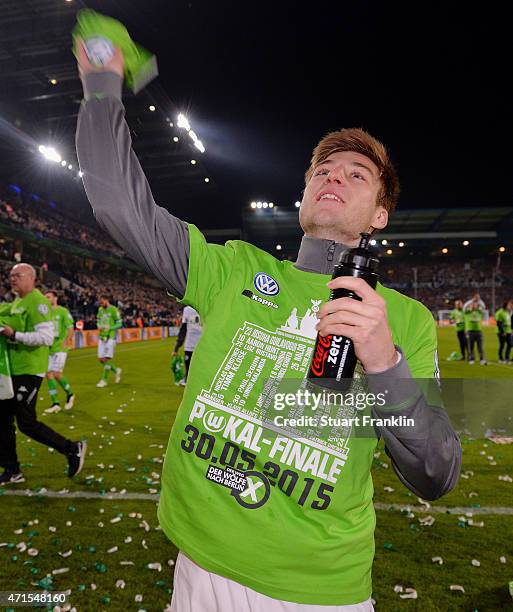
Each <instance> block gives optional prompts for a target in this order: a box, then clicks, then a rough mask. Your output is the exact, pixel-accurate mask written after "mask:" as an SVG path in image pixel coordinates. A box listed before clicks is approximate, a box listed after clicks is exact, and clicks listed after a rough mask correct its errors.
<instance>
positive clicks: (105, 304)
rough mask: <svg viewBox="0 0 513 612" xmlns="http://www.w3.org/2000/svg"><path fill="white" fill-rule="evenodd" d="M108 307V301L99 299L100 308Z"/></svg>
mask: <svg viewBox="0 0 513 612" xmlns="http://www.w3.org/2000/svg"><path fill="white" fill-rule="evenodd" d="M108 305H109V300H108V299H107V298H100V306H101V307H102V308H107V306H108Z"/></svg>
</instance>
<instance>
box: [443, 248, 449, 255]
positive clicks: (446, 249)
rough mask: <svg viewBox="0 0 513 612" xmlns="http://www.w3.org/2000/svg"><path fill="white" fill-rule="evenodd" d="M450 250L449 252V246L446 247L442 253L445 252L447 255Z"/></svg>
mask: <svg viewBox="0 0 513 612" xmlns="http://www.w3.org/2000/svg"><path fill="white" fill-rule="evenodd" d="M448 252H449V249H448V248H447V247H444V248H443V249H442V253H443V254H444V255H447V253H448Z"/></svg>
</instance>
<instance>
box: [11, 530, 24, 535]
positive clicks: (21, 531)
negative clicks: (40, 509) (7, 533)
mask: <svg viewBox="0 0 513 612" xmlns="http://www.w3.org/2000/svg"><path fill="white" fill-rule="evenodd" d="M13 533H15V534H16V535H20V533H23V529H15V530H14V531H13Z"/></svg>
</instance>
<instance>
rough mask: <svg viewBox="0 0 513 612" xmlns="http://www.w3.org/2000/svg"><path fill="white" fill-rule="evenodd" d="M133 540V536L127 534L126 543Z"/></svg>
mask: <svg viewBox="0 0 513 612" xmlns="http://www.w3.org/2000/svg"><path fill="white" fill-rule="evenodd" d="M131 541H132V536H127V537H126V538H125V544H130V542H131Z"/></svg>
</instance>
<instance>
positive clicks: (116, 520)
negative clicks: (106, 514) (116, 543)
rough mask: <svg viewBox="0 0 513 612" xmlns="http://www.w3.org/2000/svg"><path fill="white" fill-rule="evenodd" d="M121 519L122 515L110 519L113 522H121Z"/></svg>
mask: <svg viewBox="0 0 513 612" xmlns="http://www.w3.org/2000/svg"><path fill="white" fill-rule="evenodd" d="M120 520H121V517H120V516H115V517H114V518H113V519H110V522H111V523H119V521H120Z"/></svg>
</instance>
